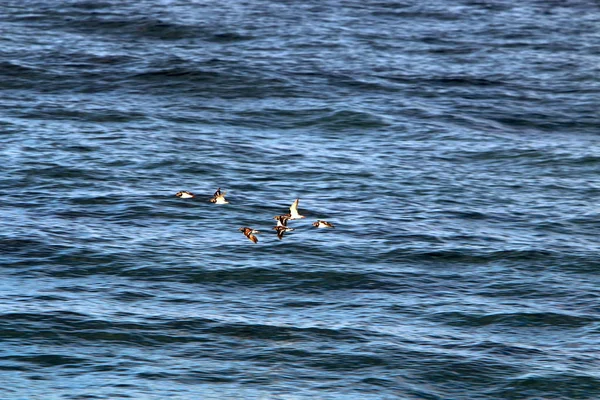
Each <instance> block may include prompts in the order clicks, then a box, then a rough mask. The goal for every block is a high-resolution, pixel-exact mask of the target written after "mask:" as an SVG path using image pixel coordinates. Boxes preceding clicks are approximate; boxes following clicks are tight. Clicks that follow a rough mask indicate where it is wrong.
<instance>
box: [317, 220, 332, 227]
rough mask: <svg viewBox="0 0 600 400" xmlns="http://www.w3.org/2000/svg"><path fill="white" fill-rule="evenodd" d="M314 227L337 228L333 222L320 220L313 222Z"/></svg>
mask: <svg viewBox="0 0 600 400" xmlns="http://www.w3.org/2000/svg"><path fill="white" fill-rule="evenodd" d="M312 225H313V226H314V227H316V228H335V226H334V225H333V224H332V223H331V222H327V221H321V220H320V219H319V220H317V222H313V224H312Z"/></svg>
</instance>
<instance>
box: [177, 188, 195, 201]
mask: <svg viewBox="0 0 600 400" xmlns="http://www.w3.org/2000/svg"><path fill="white" fill-rule="evenodd" d="M175 196H177V197H179V198H181V199H191V198H193V197H196V195H195V194H194V193H192V192H188V191H187V190H182V191H180V192H177V193H176V194H175Z"/></svg>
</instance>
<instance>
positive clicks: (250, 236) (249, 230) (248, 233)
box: [239, 226, 259, 243]
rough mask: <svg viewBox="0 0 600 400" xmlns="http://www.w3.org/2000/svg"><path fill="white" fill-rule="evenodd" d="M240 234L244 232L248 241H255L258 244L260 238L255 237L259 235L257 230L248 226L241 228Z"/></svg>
mask: <svg viewBox="0 0 600 400" xmlns="http://www.w3.org/2000/svg"><path fill="white" fill-rule="evenodd" d="M239 230H240V232H242V233H243V234H244V235H245V236H246V237H247V238H248V239H250V240H251V241H253V242H254V243H258V238H257V237H256V236H254V234H256V233H259V231H257V230H256V229H252V228H248V227H247V226H245V227H243V228H240V229H239Z"/></svg>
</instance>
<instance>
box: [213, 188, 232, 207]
mask: <svg viewBox="0 0 600 400" xmlns="http://www.w3.org/2000/svg"><path fill="white" fill-rule="evenodd" d="M225 193H227V192H221V188H218V189H217V191H216V192H215V194H213V197H212V199H210V202H211V203H215V204H229V202H228V201H227V200H225Z"/></svg>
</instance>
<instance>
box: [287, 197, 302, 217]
mask: <svg viewBox="0 0 600 400" xmlns="http://www.w3.org/2000/svg"><path fill="white" fill-rule="evenodd" d="M299 202H300V199H296V200H295V201H294V202H293V203H292V205H291V206H290V219H300V218H306V217H305V216H304V215H300V213H298V203H299Z"/></svg>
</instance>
